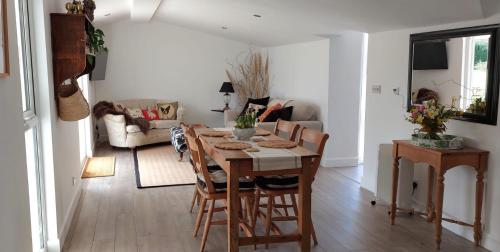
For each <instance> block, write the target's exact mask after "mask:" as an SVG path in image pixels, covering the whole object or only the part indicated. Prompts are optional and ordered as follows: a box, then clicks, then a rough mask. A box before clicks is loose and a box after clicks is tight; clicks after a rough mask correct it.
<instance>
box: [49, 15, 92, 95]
mask: <svg viewBox="0 0 500 252" xmlns="http://www.w3.org/2000/svg"><path fill="white" fill-rule="evenodd" d="M50 19H51V33H52V66H53V72H54V94H55V97H56V102H57V94H58V91H59V87H60V85H62V84H63V83H64V81H65V80H67V79H70V78H78V77H80V76H82V75H85V74H88V73H90V72H91V71H92V70H93V69H94V65H93V64H90V63H89V60H88V58H89V57H95V56H93V55H92V54H90V52H89V50H88V46H87V40H88V34H89V33H92V32H93V31H94V26H93V25H92V23H91V22H90V20H89V19H88V18H87V16H86V15H83V14H61V13H52V14H50ZM91 61H92V62H95V60H91Z"/></svg>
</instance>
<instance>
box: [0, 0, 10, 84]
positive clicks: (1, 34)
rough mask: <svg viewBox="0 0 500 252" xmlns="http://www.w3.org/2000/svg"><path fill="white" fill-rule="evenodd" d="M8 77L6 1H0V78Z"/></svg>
mask: <svg viewBox="0 0 500 252" xmlns="http://www.w3.org/2000/svg"><path fill="white" fill-rule="evenodd" d="M7 76H9V40H8V37H7V0H0V77H7Z"/></svg>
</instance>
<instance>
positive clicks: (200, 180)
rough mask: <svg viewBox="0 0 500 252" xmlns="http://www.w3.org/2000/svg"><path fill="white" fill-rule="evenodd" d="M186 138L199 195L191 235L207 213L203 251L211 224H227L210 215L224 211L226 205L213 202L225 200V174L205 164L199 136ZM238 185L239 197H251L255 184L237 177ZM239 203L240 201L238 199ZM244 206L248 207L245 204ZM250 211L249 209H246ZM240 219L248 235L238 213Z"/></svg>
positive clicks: (248, 227) (247, 229) (249, 229)
mask: <svg viewBox="0 0 500 252" xmlns="http://www.w3.org/2000/svg"><path fill="white" fill-rule="evenodd" d="M186 139H187V141H188V142H189V145H188V146H189V149H190V151H191V155H192V157H193V167H194V169H195V170H196V179H197V181H196V189H197V191H198V194H199V197H200V207H199V210H198V216H197V218H196V222H195V228H194V233H193V236H195V237H196V236H197V235H198V231H199V229H200V225H201V220H202V219H203V216H204V215H205V213H206V214H207V218H206V221H205V227H204V230H203V237H202V240H201V245H200V251H201V252H203V251H204V249H205V244H206V241H207V237H208V232H209V230H210V226H211V225H225V224H227V220H218V221H212V217H213V214H214V212H221V211H226V207H225V206H224V207H217V208H216V207H215V202H216V201H217V200H220V201H222V202H224V203H225V202H226V200H227V193H226V189H227V175H226V172H224V170H222V169H220V167H219V169H216V170H211V169H209V167H208V166H207V161H206V158H205V151H204V149H203V145H202V143H201V140H200V139H199V138H196V137H193V136H192V135H191V134H187V135H186ZM239 187H240V192H239V194H240V197H241V198H245V199H248V198H253V194H254V188H255V184H254V182H253V181H252V180H251V179H247V178H240V179H239ZM207 203H208V205H209V208H208V211H207V210H205V207H206V205H207ZM240 205H241V201H240ZM245 207H250V206H249V205H247V204H245ZM247 211H250V210H247ZM240 221H241V223H242V224H243V225H240V226H245V227H247V228H246V233H247V235H248V236H250V235H251V228H250V226H249V225H248V223H246V220H244V216H243V215H242V214H241V213H240Z"/></svg>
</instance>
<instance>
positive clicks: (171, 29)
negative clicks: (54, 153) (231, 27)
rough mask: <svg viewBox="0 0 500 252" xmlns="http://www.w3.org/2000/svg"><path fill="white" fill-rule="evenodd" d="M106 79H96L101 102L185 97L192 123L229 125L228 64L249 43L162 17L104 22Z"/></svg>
mask: <svg viewBox="0 0 500 252" xmlns="http://www.w3.org/2000/svg"><path fill="white" fill-rule="evenodd" d="M103 30H104V31H105V34H106V43H107V46H108V47H109V58H108V65H107V72H106V80H104V81H96V82H94V84H95V86H96V95H97V99H96V100H97V101H100V100H110V101H113V100H120V99H137V98H160V99H167V100H172V101H179V102H180V103H181V104H182V105H183V106H184V108H185V120H186V121H187V122H188V123H205V124H207V125H210V126H223V125H224V119H223V115H222V113H215V112H211V111H210V109H220V108H222V107H223V106H224V102H223V97H222V94H221V93H219V89H220V86H221V85H222V82H223V81H225V80H227V77H226V74H225V69H226V68H228V62H233V61H234V60H235V59H236V57H237V56H238V55H244V53H248V50H249V45H247V44H243V43H241V42H236V41H232V40H228V39H224V38H220V37H216V36H213V35H208V34H205V33H201V32H197V31H192V30H188V29H184V28H181V27H178V26H173V25H169V24H166V23H161V22H151V23H147V24H137V23H130V22H120V23H115V24H112V25H111V26H107V27H104V29H103Z"/></svg>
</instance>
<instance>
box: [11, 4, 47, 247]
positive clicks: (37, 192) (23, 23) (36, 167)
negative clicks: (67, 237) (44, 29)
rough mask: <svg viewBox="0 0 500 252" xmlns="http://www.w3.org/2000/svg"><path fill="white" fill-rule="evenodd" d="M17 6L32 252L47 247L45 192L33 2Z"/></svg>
mask: <svg viewBox="0 0 500 252" xmlns="http://www.w3.org/2000/svg"><path fill="white" fill-rule="evenodd" d="M17 3H18V5H17V18H18V37H19V54H20V71H21V89H22V102H23V117H24V128H25V144H26V162H27V171H28V173H27V174H28V186H29V200H30V213H31V232H32V242H33V251H40V250H44V249H45V247H46V238H45V237H46V235H45V234H46V225H45V223H46V221H45V204H44V202H45V197H44V196H45V191H44V183H43V181H44V176H43V169H42V159H41V157H42V156H41V152H40V150H41V148H40V139H41V138H40V136H41V134H40V121H39V118H38V116H37V111H36V88H35V87H36V86H35V82H34V78H33V62H32V55H33V54H32V51H31V49H32V46H31V45H32V43H31V34H30V5H29V3H30V1H29V0H19V1H18V2H17Z"/></svg>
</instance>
